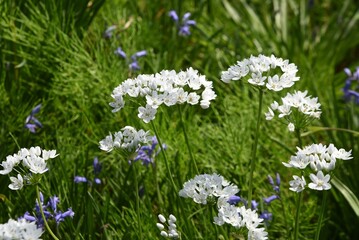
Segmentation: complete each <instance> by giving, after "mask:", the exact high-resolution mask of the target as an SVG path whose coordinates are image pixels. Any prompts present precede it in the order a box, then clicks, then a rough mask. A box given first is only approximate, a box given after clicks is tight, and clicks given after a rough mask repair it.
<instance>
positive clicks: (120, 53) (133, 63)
mask: <svg viewBox="0 0 359 240" xmlns="http://www.w3.org/2000/svg"><path fill="white" fill-rule="evenodd" d="M114 53H115V54H116V55H117V56H120V57H122V58H124V59H127V55H126V53H125V52H124V51H123V50H122V48H121V47H118V48H117V49H116V50H115V52H114ZM146 55H147V51H146V50H142V51H139V52H136V53H135V54H133V55H132V56H131V58H130V60H129V65H128V66H129V68H130V70H132V71H137V70H140V69H141V68H140V65H139V64H138V60H137V58H139V57H143V56H146Z"/></svg>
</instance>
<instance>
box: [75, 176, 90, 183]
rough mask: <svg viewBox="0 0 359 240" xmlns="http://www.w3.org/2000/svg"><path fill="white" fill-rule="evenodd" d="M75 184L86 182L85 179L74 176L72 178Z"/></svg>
mask: <svg viewBox="0 0 359 240" xmlns="http://www.w3.org/2000/svg"><path fill="white" fill-rule="evenodd" d="M74 182H75V183H85V182H87V178H85V177H81V176H75V178H74Z"/></svg>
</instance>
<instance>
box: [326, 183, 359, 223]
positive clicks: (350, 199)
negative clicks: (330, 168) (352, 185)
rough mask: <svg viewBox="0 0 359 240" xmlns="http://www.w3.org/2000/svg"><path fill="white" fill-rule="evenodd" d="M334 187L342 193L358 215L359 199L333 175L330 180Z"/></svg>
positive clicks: (358, 215)
mask: <svg viewBox="0 0 359 240" xmlns="http://www.w3.org/2000/svg"><path fill="white" fill-rule="evenodd" d="M331 182H332V183H333V185H334V187H335V188H336V189H338V190H339V192H340V193H341V194H342V195H343V197H344V198H345V199H346V200H347V201H348V203H349V205H350V206H351V207H352V209H353V210H354V212H355V214H356V215H357V217H359V200H358V198H357V197H356V196H355V194H354V193H353V192H352V191H351V190H350V189H349V188H348V187H347V186H346V185H345V184H344V183H342V182H341V181H340V180H339V179H338V178H336V177H334V178H333V179H332V181H331Z"/></svg>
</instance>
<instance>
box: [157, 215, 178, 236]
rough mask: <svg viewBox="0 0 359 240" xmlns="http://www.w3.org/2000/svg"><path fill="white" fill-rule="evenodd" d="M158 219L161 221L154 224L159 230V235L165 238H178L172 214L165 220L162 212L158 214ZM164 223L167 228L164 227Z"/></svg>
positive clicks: (174, 218)
mask: <svg viewBox="0 0 359 240" xmlns="http://www.w3.org/2000/svg"><path fill="white" fill-rule="evenodd" d="M158 219H159V220H160V222H161V223H157V224H156V226H157V228H158V229H159V230H160V231H161V233H160V234H161V236H163V237H166V238H175V239H176V238H179V233H178V231H177V226H176V221H177V219H176V217H175V216H174V215H172V214H170V216H169V219H168V220H167V219H166V218H165V217H164V216H163V215H162V214H158ZM166 220H167V222H166ZM165 225H166V226H167V228H168V230H166V229H165Z"/></svg>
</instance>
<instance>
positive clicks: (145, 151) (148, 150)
mask: <svg viewBox="0 0 359 240" xmlns="http://www.w3.org/2000/svg"><path fill="white" fill-rule="evenodd" d="M157 145H158V141H157V138H156V136H153V137H152V140H151V145H145V146H141V147H140V148H139V149H138V150H137V151H136V152H137V155H136V157H135V158H134V159H133V161H135V162H136V161H138V160H141V161H142V164H143V165H145V166H148V165H149V164H154V162H155V157H156V156H157V155H158V154H159V153H160V151H161V148H159V149H158V150H157V151H156V147H157ZM162 147H163V149H166V148H167V147H166V145H165V144H163V145H162ZM129 163H131V162H129Z"/></svg>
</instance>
